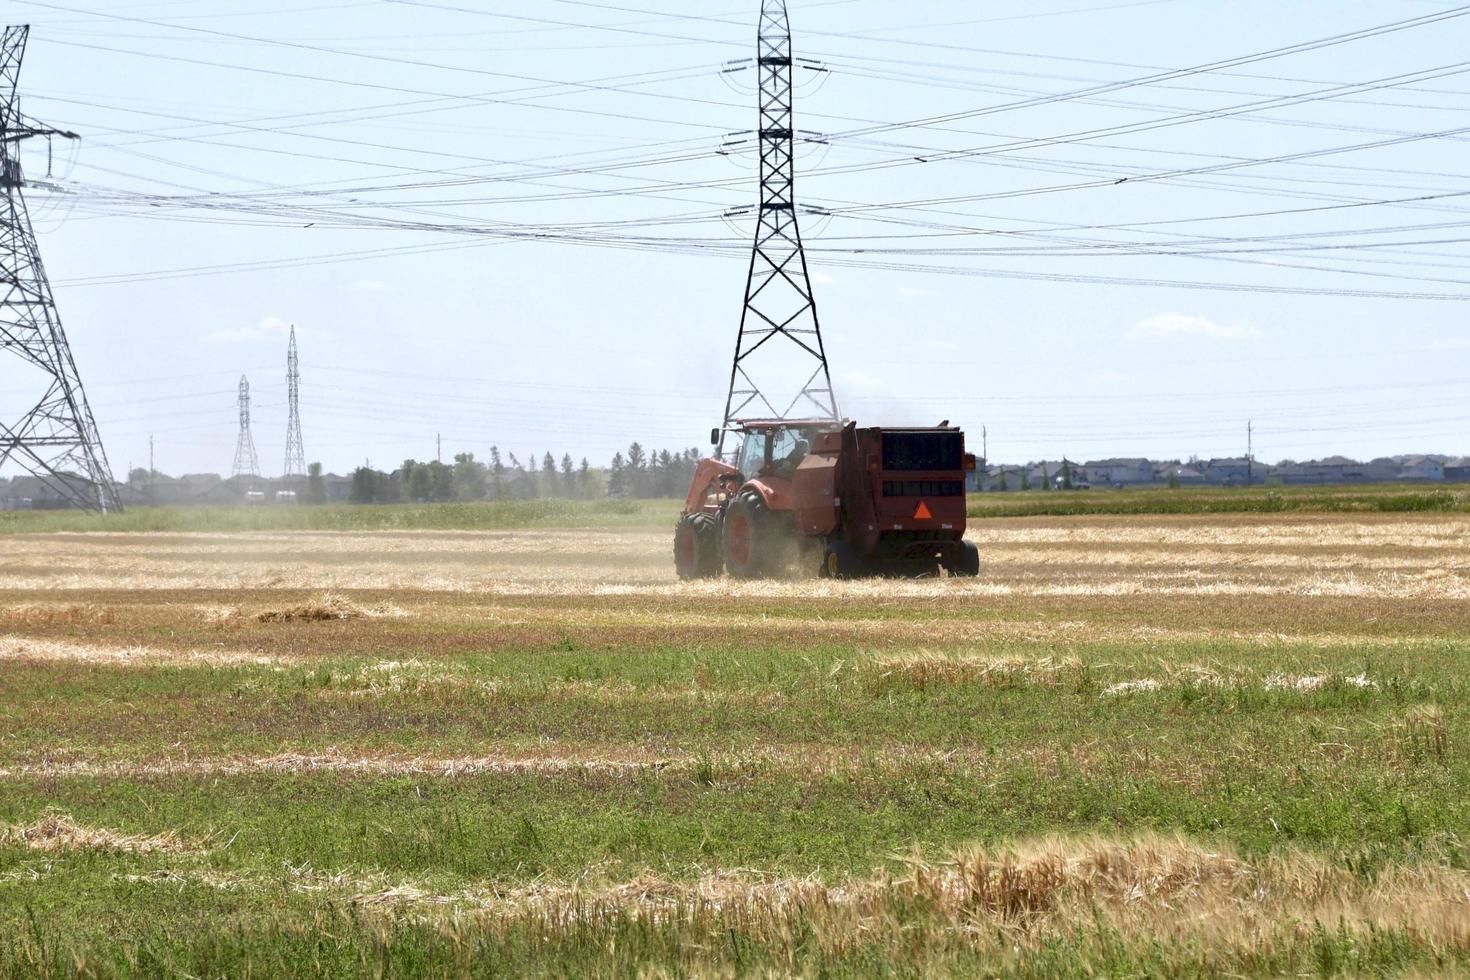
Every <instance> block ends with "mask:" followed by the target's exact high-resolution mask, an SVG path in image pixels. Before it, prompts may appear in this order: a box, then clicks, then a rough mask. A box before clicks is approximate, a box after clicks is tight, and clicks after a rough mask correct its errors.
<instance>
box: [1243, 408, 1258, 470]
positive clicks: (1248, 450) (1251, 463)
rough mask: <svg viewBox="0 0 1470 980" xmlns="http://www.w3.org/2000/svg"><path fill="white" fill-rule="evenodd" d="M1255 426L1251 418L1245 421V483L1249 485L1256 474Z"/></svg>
mask: <svg viewBox="0 0 1470 980" xmlns="http://www.w3.org/2000/svg"><path fill="white" fill-rule="evenodd" d="M1255 428H1256V421H1255V419H1251V420H1249V421H1247V422H1246V423H1245V485H1246V486H1250V485H1251V482H1252V481H1253V480H1254V479H1255V475H1256V455H1255V445H1254V443H1255V434H1256V433H1255Z"/></svg>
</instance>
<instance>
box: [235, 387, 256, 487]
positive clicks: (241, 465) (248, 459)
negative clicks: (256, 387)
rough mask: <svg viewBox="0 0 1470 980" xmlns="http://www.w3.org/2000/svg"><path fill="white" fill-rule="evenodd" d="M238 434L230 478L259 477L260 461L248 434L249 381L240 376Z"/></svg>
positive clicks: (252, 440)
mask: <svg viewBox="0 0 1470 980" xmlns="http://www.w3.org/2000/svg"><path fill="white" fill-rule="evenodd" d="M237 404H238V405H239V407H240V434H239V436H237V437H236V439H235V465H234V466H233V467H231V469H230V476H232V477H235V476H259V475H260V460H259V459H257V458H256V456H255V436H254V435H252V434H251V432H250V381H249V379H247V378H246V377H245V375H243V374H242V375H240V394H239V398H238V400H237Z"/></svg>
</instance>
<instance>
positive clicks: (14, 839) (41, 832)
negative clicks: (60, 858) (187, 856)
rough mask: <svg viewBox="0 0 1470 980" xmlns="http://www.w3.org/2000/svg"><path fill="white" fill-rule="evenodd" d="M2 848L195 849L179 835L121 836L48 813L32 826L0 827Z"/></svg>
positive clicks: (171, 851) (132, 851) (131, 851)
mask: <svg viewBox="0 0 1470 980" xmlns="http://www.w3.org/2000/svg"><path fill="white" fill-rule="evenodd" d="M0 846H12V847H24V848H27V849H29V850H32V851H47V852H57V851H102V852H109V853H129V854H153V853H168V854H179V853H184V852H187V851H192V850H195V848H194V847H193V846H192V845H190V844H187V843H186V842H185V841H184V840H183V839H181V838H180V837H179V835H178V834H176V833H174V832H173V831H169V832H168V833H165V834H157V835H153V836H149V835H146V834H122V833H118V832H117V831H115V830H108V829H106V828H103V827H86V826H83V825H82V824H79V823H77V822H76V821H75V820H73V819H72V818H71V817H70V816H68V815H66V814H63V813H48V814H46V815H45V816H44V817H42V818H41V819H40V820H38V821H36V822H35V823H33V824H29V825H25V826H0Z"/></svg>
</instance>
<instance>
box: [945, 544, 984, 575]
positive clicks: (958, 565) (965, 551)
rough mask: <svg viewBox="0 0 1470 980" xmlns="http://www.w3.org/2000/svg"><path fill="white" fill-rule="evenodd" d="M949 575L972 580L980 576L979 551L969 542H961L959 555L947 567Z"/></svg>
mask: <svg viewBox="0 0 1470 980" xmlns="http://www.w3.org/2000/svg"><path fill="white" fill-rule="evenodd" d="M949 574H951V575H954V576H958V577H960V578H974V577H975V576H976V575H979V574H980V549H979V548H977V547H975V545H974V544H972V543H971V542H969V541H961V542H960V547H959V554H957V555H956V556H955V559H954V564H952V565H950V566H949Z"/></svg>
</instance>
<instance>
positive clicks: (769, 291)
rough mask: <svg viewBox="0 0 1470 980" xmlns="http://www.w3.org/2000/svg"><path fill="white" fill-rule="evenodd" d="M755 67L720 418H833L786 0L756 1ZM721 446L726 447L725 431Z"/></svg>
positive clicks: (834, 401)
mask: <svg viewBox="0 0 1470 980" xmlns="http://www.w3.org/2000/svg"><path fill="white" fill-rule="evenodd" d="M755 67H756V75H757V86H758V90H759V106H760V117H759V118H760V129H759V132H758V136H759V138H760V208H759V213H758V214H757V217H756V229H755V247H754V248H753V249H752V250H751V256H750V271H749V273H748V274H747V277H746V283H745V305H744V307H743V308H742V310H741V313H740V335H739V338H738V339H737V341H736V343H735V362H734V364H733V365H732V366H731V368H730V393H729V395H728V397H727V398H726V400H725V426H726V427H728V426H729V425H730V424H731V423H732V422H734V421H735V420H737V419H741V418H749V417H751V416H752V414H754V415H756V416H759V417H761V418H776V419H784V418H792V417H802V418H812V417H816V418H830V419H834V420H835V419H837V418H838V417H839V416H838V414H837V399H836V396H835V395H834V394H833V392H832V376H831V373H830V372H829V371H828V369H827V354H826V350H825V349H824V348H823V346H822V330H821V325H820V324H819V322H818V320H817V302H816V298H815V297H814V296H813V295H812V286H811V280H810V278H809V277H808V275H807V266H806V252H805V251H803V249H802V246H801V230H800V229H799V228H798V227H797V220H796V161H795V156H794V152H793V147H794V135H793V134H794V128H793V118H794V117H793V112H792V57H791V28H790V26H789V23H788V21H787V19H786V0H762V2H761V20H760V28H759V30H758V31H757V36H756V66H755ZM757 378H759V381H758V380H757ZM788 398H789V400H788ZM778 405H784V406H785V407H784V408H778V407H777V406H778ZM720 449H721V451H723V449H724V437H723V435H722V436H721V439H720Z"/></svg>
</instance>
